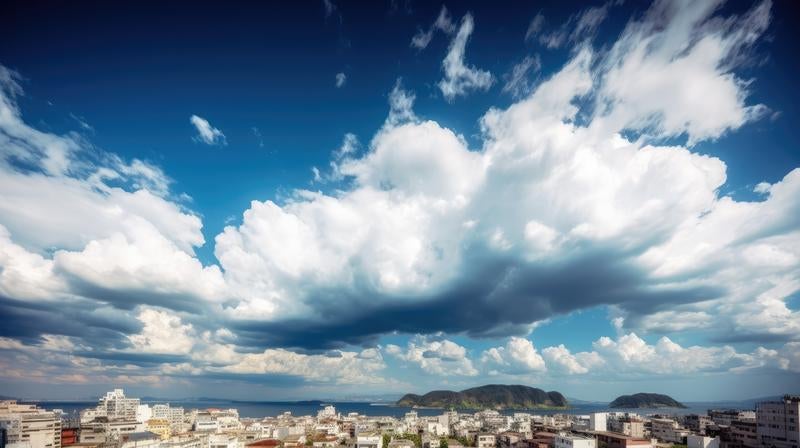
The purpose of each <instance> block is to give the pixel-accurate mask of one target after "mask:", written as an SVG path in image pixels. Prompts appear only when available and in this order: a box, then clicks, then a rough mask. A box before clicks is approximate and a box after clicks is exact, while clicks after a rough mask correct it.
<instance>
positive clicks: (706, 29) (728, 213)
mask: <svg viewBox="0 0 800 448" xmlns="http://www.w3.org/2000/svg"><path fill="white" fill-rule="evenodd" d="M714 10H715V8H714V7H713V5H712V7H700V6H698V5H694V6H693V7H687V8H680V7H678V5H676V4H673V3H670V2H661V3H658V4H656V5H655V6H654V7H653V9H652V10H651V11H650V12H648V14H646V15H645V16H644V18H643V19H642V20H641V21H638V22H631V23H630V24H629V25H628V26H627V27H626V28H625V31H624V33H623V34H622V36H621V37H620V39H619V40H618V41H617V43H616V44H615V45H613V46H612V47H611V50H610V51H608V52H606V53H602V54H594V53H593V52H592V50H591V49H590V48H588V47H586V46H583V47H579V48H578V49H576V52H575V54H574V56H573V57H572V59H571V60H570V61H569V62H568V63H567V64H566V65H565V66H564V67H563V69H561V70H560V71H558V72H557V73H555V74H554V75H553V76H552V77H551V78H550V79H548V80H546V81H544V82H542V83H541V84H540V85H539V86H538V87H537V88H536V89H535V91H534V92H533V93H532V94H531V95H530V96H528V97H527V98H525V99H523V100H521V101H519V102H517V103H515V104H513V105H511V106H510V107H508V108H507V109H503V110H501V109H491V110H490V111H488V112H487V113H486V114H485V116H484V117H483V118H482V120H481V124H482V129H483V137H484V141H483V146H482V147H481V148H480V149H471V148H469V147H468V145H467V144H466V142H465V140H464V139H463V138H461V137H459V136H458V135H457V134H455V133H453V132H452V131H451V130H449V129H446V128H443V127H442V126H441V125H440V124H438V123H436V122H433V121H430V120H424V119H420V118H418V117H417V116H416V114H414V113H413V112H411V105H412V102H413V98H414V97H413V95H411V94H408V93H403V92H402V91H398V90H397V88H396V89H395V92H394V94H393V95H392V103H393V107H392V113H391V114H390V117H389V119H388V120H387V122H386V124H385V125H384V127H383V128H382V129H381V130H380V131H379V132H378V133H377V135H376V136H375V137H374V139H373V140H372V142H371V143H370V145H369V148H368V151H367V152H366V153H365V154H363V155H356V154H355V153H352V152H351V153H349V155H348V156H347V157H345V158H344V160H340V161H338V162H337V165H336V167H337V168H338V172H337V173H338V174H339V175H342V176H344V177H345V179H346V180H348V181H351V183H349V184H347V185H349V186H348V187H347V188H345V189H343V190H338V191H336V192H335V193H334V194H330V195H329V194H324V193H312V192H307V191H298V192H297V193H296V195H295V197H294V198H292V199H290V200H289V201H287V202H286V203H284V204H276V203H273V202H271V201H266V202H253V204H252V207H251V208H250V209H249V210H247V211H246V212H245V214H244V219H243V223H242V225H241V226H239V227H238V228H236V227H228V228H227V229H226V230H225V232H224V233H223V234H221V235H219V236H218V237H217V241H216V243H217V244H216V254H217V257H218V258H219V260H220V263H221V266H222V267H223V269H224V270H225V272H226V279H227V280H228V283H229V285H231V286H232V287H234V288H236V290H237V294H236V295H237V297H240V298H241V300H240V301H239V303H238V304H237V305H236V306H235V307H233V308H232V309H231V313H230V314H231V315H232V316H235V317H236V318H237V319H239V318H242V319H244V321H241V322H240V323H239V324H238V325H237V326H236V327H237V329H238V330H239V331H241V332H242V335H243V341H247V343H252V344H255V345H260V344H263V343H267V342H266V341H274V342H275V343H276V344H279V345H280V344H288V345H299V346H307V347H323V346H336V345H337V344H341V343H358V342H361V341H364V340H365V339H367V338H369V337H372V336H375V335H379V334H381V333H385V332H388V331H403V332H411V333H428V332H432V331H447V332H467V333H468V334H470V335H475V336H481V335H497V334H508V333H519V332H524V331H526V330H527V329H530V328H531V324H532V323H534V322H536V321H538V320H542V319H545V318H548V317H550V316H552V315H555V314H560V313H568V312H570V311H572V310H576V309H580V308H585V307H591V306H596V305H612V306H613V307H614V310H616V311H615V312H616V313H617V314H618V315H619V316H618V317H619V319H618V320H617V322H618V323H619V324H620V325H623V326H624V327H629V328H639V329H650V330H653V331H670V330H671V329H678V328H680V329H688V328H715V329H717V330H718V331H719V332H720V337H721V335H722V334H723V333H725V332H726V331H729V330H732V329H736V330H737V331H739V332H740V333H753V334H756V333H763V332H768V333H770V334H771V335H776V336H778V337H782V338H784V339H787V338H793V337H795V336H793V335H796V334H797V332H796V331H795V329H796V326H797V325H798V321H800V319H799V318H798V315H797V312H794V311H791V310H790V309H788V308H787V307H786V304H785V301H786V299H787V297H789V296H790V295H791V294H792V293H793V292H794V291H796V290H797V284H796V283H797V281H796V279H797V277H798V272H797V268H798V264H797V263H796V262H794V260H796V257H797V256H798V252H797V229H798V222H797V216H800V214H798V213H797V211H796V210H797V207H798V201H797V197H798V195H797V194H794V192H795V190H796V188H798V185H800V180H798V175H797V174H796V173H797V172H791V173H789V174H788V175H787V176H786V178H785V179H783V180H782V181H779V182H777V183H775V184H774V185H772V186H770V187H769V188H766V187H764V186H762V188H760V191H762V192H766V191H768V195H767V196H766V197H765V198H764V199H763V200H761V201H755V202H744V201H737V200H734V199H732V198H730V197H726V196H720V195H719V188H720V187H721V186H722V185H724V183H725V182H726V177H727V176H726V166H725V163H724V162H723V161H722V160H720V159H718V158H715V157H711V156H707V155H703V154H700V153H697V152H693V151H692V147H691V146H684V145H681V144H679V143H672V144H670V145H664V144H661V143H659V142H662V141H664V139H667V138H671V139H672V141H673V142H675V141H676V140H675V137H679V136H683V138H684V139H685V141H686V142H687V145H692V144H693V143H696V142H698V141H702V140H704V139H713V138H716V137H718V136H720V135H722V134H723V133H725V132H727V131H729V130H733V129H736V128H738V127H740V126H742V125H743V124H744V123H746V122H747V121H749V120H752V119H755V118H757V116H758V113H757V112H758V110H760V109H762V106H759V105H748V104H747V101H746V100H747V93H748V92H747V86H748V84H747V83H745V82H744V81H743V80H741V79H740V78H738V77H737V76H736V75H735V73H734V71H733V70H734V69H735V68H736V61H741V60H742V58H743V57H744V55H745V50H747V49H748V48H749V47H751V46H752V45H753V44H754V42H755V39H756V38H757V37H758V35H759V34H760V33H761V32H763V31H764V29H765V26H766V24H767V23H768V22H769V3H762V4H760V5H757V6H756V7H754V8H753V9H752V10H751V11H749V12H748V13H747V14H746V15H744V16H742V17H738V18H737V17H732V18H727V19H726V20H719V18H715V17H712V14H713V12H714ZM745 30H747V31H745ZM687 36H691V39H690V38H688V37H687ZM640 42H644V43H646V45H645V44H644V43H642V44H640ZM643 79H645V80H647V82H643V81H642V80H643ZM695 80H699V81H700V82H701V84H702V86H703V90H704V91H705V92H709V93H710V94H713V97H711V98H710V99H709V98H708V97H707V96H703V99H702V100H701V99H700V97H699V96H698V95H696V90H695V87H694V86H695V85H696V84H695ZM624 86H633V87H630V88H623V87H624ZM648 86H649V87H648ZM631 89H640V90H639V91H636V92H634V93H635V94H631ZM641 89H655V90H653V91H652V92H650V91H649V90H641ZM649 93H654V94H655V93H658V95H656V97H655V98H653V99H652V101H651V100H650V99H651V97H653V95H650V94H649ZM401 99H402V100H403V101H400V100H401ZM696 101H703V102H704V103H709V104H703V105H702V107H701V105H697V104H695V102H696ZM714 108H720V110H716V109H714ZM631 133H633V135H635V137H631V136H630V135H631ZM701 242H702V244H700V243H701ZM743 259H744V260H746V262H747V267H746V268H745V266H743V265H742V262H741V261H742V260H743ZM780 260H783V261H782V262H779V261H780ZM756 273H757V274H756ZM733 279H735V281H732V280H733ZM753 297H758V298H759V299H758V300H757V301H755V302H754V301H753V300H751V299H752V298H753ZM711 316H715V317H711ZM744 316H757V317H758V318H757V319H751V318H745V317H744ZM300 321H302V322H304V325H305V327H304V329H303V331H302V334H301V332H300V331H294V330H292V328H293V327H296V322H300ZM667 322H668V324H667ZM261 341H264V342H261Z"/></svg>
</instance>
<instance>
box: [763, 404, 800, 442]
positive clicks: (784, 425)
mask: <svg viewBox="0 0 800 448" xmlns="http://www.w3.org/2000/svg"><path fill="white" fill-rule="evenodd" d="M798 418H800V396H798V395H786V396H784V397H783V399H782V400H779V401H764V402H761V403H758V404H757V405H756V424H757V428H756V430H757V433H758V439H759V441H760V442H761V446H763V447H764V448H798V447H800V423H799V422H798Z"/></svg>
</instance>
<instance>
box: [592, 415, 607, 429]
mask: <svg viewBox="0 0 800 448" xmlns="http://www.w3.org/2000/svg"><path fill="white" fill-rule="evenodd" d="M607 417H608V414H606V413H605V412H595V413H593V414H590V415H589V430H590V431H608V424H607Z"/></svg>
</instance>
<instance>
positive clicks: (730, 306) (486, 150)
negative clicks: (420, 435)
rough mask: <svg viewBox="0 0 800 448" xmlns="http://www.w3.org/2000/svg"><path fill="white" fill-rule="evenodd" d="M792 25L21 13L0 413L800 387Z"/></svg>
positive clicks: (545, 17) (1, 68)
mask: <svg viewBox="0 0 800 448" xmlns="http://www.w3.org/2000/svg"><path fill="white" fill-rule="evenodd" d="M793 8H795V5H794V4H793V2H775V3H772V2H770V1H769V0H764V1H757V2H745V1H733V0H731V1H729V2H722V1H718V0H708V1H702V2H694V1H688V0H660V1H656V2H654V3H652V4H650V3H647V2H622V1H608V2H605V3H603V2H599V1H598V2H589V3H587V2H542V1H529V2H506V3H502V2H457V3H456V2H450V3H441V2H430V3H428V2H425V3H423V2H419V1H412V0H394V1H375V2H345V1H342V0H325V1H321V2H312V1H308V2H285V3H272V2H270V3H266V4H262V5H254V4H252V3H251V2H241V3H237V2H225V3H210V2H209V3H205V2H199V3H193V4H191V5H189V4H180V5H179V4H164V2H149V1H143V2H115V3H113V4H112V3H94V2H38V1H33V2H17V3H16V4H14V3H11V2H6V3H4V4H2V5H0V17H3V18H4V20H3V22H4V26H2V27H0V395H10V396H16V397H24V398H50V399H77V398H91V397H96V396H98V395H100V394H102V393H103V392H105V391H106V390H110V389H111V388H114V387H124V388H125V389H126V391H127V392H128V394H129V395H134V396H137V395H138V396H155V397H164V398H180V397H192V396H194V397H198V396H205V397H209V396H211V397H219V398H232V399H241V398H247V399H264V400H293V399H313V398H325V399H327V398H359V397H399V396H400V395H402V394H404V393H407V392H415V393H424V392H427V391H429V390H434V389H452V390H461V389H464V388H468V387H473V386H477V385H482V384H525V385H529V386H534V387H540V388H543V389H545V390H557V391H560V392H562V393H564V394H565V395H567V396H568V397H574V398H579V399H585V400H598V401H610V400H612V399H613V398H615V397H616V396H618V395H621V394H626V393H635V392H658V393H666V394H670V395H672V396H673V397H674V398H676V399H678V400H682V401H708V400H730V399H748V398H755V397H762V396H769V395H777V394H783V393H800V292H799V290H800V261H799V260H800V146H799V144H800V141H799V140H798V136H797V133H796V125H797V123H798V119H799V118H800V110H798V104H800V92H799V91H798V89H797V88H796V79H797V74H798V73H800V70H798V61H797V58H796V55H795V53H794V52H795V49H794V48H793V46H794V44H795V42H797V38H798V36H797V31H796V24H795V23H793V20H794V19H796V18H797V17H798V15H797V11H795V10H793Z"/></svg>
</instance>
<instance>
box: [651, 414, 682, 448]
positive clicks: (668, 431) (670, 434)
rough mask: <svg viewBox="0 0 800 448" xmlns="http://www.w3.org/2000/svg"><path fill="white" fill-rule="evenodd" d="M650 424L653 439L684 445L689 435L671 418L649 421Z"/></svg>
mask: <svg viewBox="0 0 800 448" xmlns="http://www.w3.org/2000/svg"><path fill="white" fill-rule="evenodd" d="M650 424H651V425H652V426H651V428H650V432H651V433H652V435H653V437H655V438H657V439H658V440H663V441H665V442H671V443H684V442H685V441H686V436H688V435H689V430H687V429H685V428H682V427H681V426H680V425H679V424H678V422H676V421H675V420H672V419H671V418H654V419H652V420H650Z"/></svg>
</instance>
